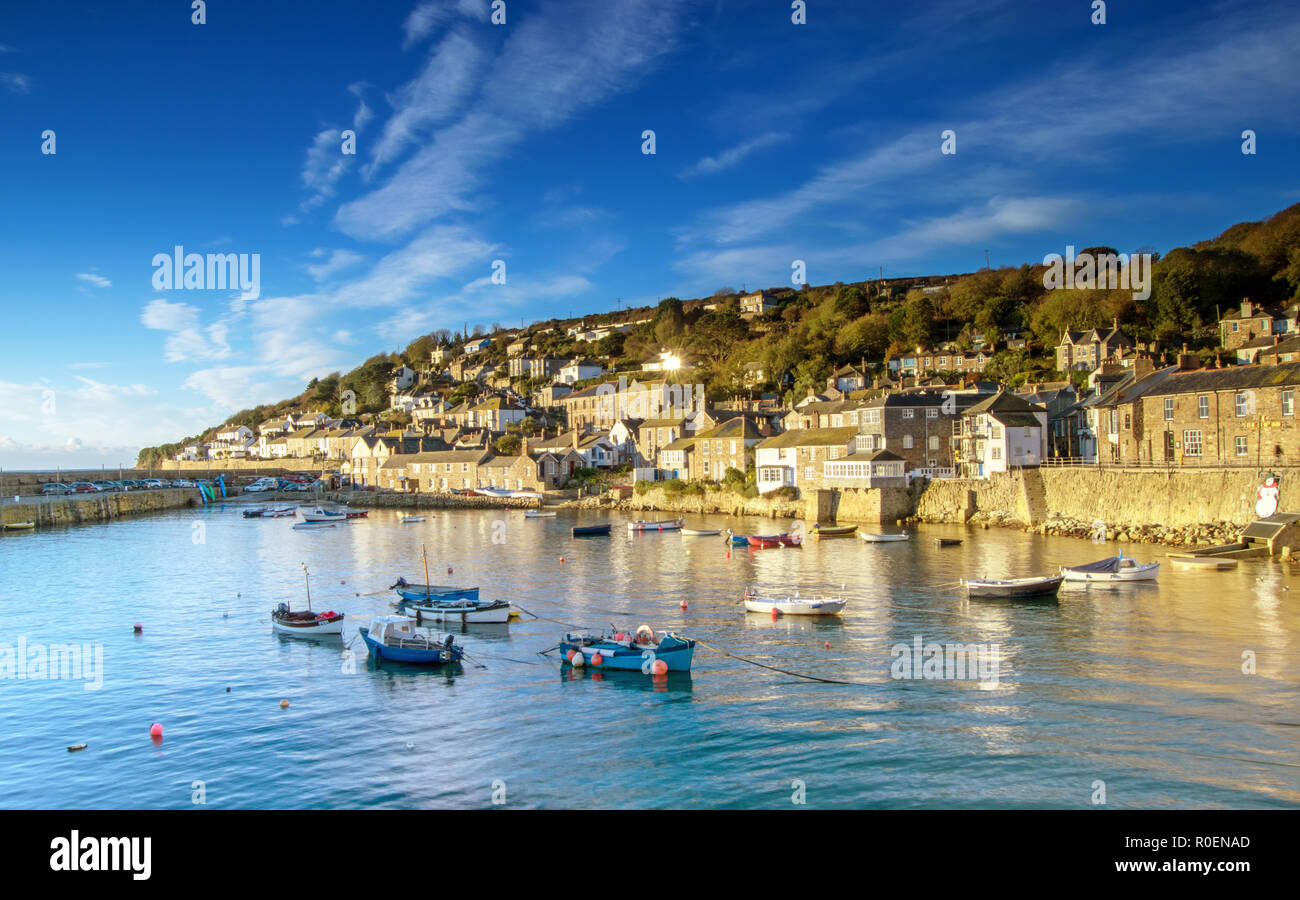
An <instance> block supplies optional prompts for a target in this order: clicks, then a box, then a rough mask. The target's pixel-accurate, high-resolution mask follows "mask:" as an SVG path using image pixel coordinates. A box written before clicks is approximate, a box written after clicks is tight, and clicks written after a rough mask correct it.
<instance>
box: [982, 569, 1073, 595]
mask: <svg viewBox="0 0 1300 900" xmlns="http://www.w3.org/2000/svg"><path fill="white" fill-rule="evenodd" d="M1064 580H1065V576H1063V575H1043V576H1038V577H1033V578H983V579H976V578H971V579H967V580H966V581H964V582H962V583H963V584H964V585H965V586H966V596H968V597H975V598H981V599H985V600H1018V599H1022V598H1023V599H1047V598H1049V597H1055V596H1056V594H1057V592H1058V591H1060V589H1061V582H1062V581H1064Z"/></svg>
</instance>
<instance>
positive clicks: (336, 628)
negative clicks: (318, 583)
mask: <svg viewBox="0 0 1300 900" xmlns="http://www.w3.org/2000/svg"><path fill="white" fill-rule="evenodd" d="M302 576H303V580H304V582H305V583H306V587H307V609H306V611H302V610H299V611H297V612H295V611H293V610H292V609H290V608H289V604H288V603H281V604H280V605H279V606H277V607H276V608H275V610H274V611H272V613H271V627H272V628H273V629H274V630H275V631H277V632H278V633H280V634H287V635H292V636H293V637H320V636H321V635H325V634H342V633H343V613H341V612H335V611H334V610H332V609H331V610H330V611H329V612H323V613H316V612H313V611H312V608H311V574H310V573H309V572H308V571H307V564H306V563H303V564H302Z"/></svg>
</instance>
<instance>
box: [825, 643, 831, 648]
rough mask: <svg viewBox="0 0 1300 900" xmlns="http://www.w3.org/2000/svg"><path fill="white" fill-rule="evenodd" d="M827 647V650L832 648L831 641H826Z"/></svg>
mask: <svg viewBox="0 0 1300 900" xmlns="http://www.w3.org/2000/svg"><path fill="white" fill-rule="evenodd" d="M826 649H827V650H829V649H831V642H830V641H827V642H826Z"/></svg>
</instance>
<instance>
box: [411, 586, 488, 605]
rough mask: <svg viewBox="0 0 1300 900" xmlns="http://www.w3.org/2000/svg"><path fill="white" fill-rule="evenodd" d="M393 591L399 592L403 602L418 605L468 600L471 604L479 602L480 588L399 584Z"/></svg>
mask: <svg viewBox="0 0 1300 900" xmlns="http://www.w3.org/2000/svg"><path fill="white" fill-rule="evenodd" d="M393 590H395V591H397V596H399V597H401V598H402V599H403V600H406V601H415V602H417V603H418V602H419V601H421V600H426V601H427V600H438V601H456V600H468V601H469V602H471V603H477V602H478V588H476V587H472V588H458V587H447V586H444V585H436V584H434V585H428V584H399V585H397V586H396V587H394V588H393Z"/></svg>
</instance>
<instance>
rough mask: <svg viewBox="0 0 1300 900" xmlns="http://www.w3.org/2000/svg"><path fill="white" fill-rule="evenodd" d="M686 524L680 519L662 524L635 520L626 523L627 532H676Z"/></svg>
mask: <svg viewBox="0 0 1300 900" xmlns="http://www.w3.org/2000/svg"><path fill="white" fill-rule="evenodd" d="M685 524H686V523H685V522H684V521H683V520H681V519H669V520H666V521H663V522H645V521H642V520H641V519H637V520H636V521H635V522H628V523H627V530H628V531H678V530H680V529H681V527H682V526H683V525H685Z"/></svg>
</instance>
